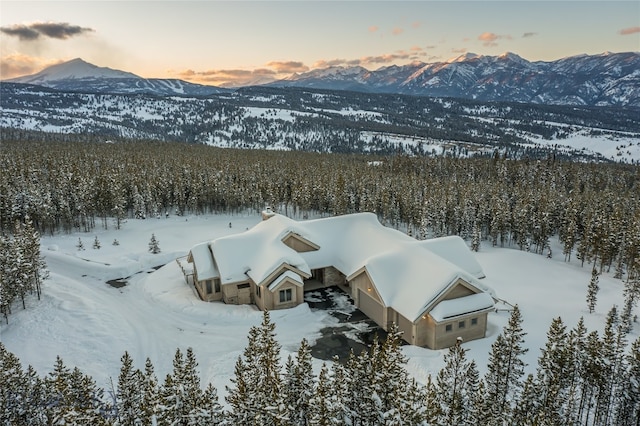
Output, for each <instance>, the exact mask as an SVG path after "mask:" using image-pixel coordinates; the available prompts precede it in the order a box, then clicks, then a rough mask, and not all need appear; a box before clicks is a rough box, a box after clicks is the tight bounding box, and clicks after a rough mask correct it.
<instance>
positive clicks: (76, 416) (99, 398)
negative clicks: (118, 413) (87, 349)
mask: <svg viewBox="0 0 640 426" xmlns="http://www.w3.org/2000/svg"><path fill="white" fill-rule="evenodd" d="M69 383H70V388H71V394H72V396H73V397H72V407H71V410H70V411H68V412H66V413H65V415H64V423H63V424H65V425H78V426H79V425H95V426H102V425H104V426H106V425H108V424H109V421H108V420H107V418H106V415H105V414H106V412H107V410H108V407H107V406H106V404H105V402H104V397H103V395H104V390H103V389H102V388H100V387H98V385H97V384H96V382H95V380H94V379H93V378H92V377H91V376H89V375H86V374H83V373H82V371H80V369H79V368H78V367H74V368H73V370H72V371H71V375H70V376H69Z"/></svg>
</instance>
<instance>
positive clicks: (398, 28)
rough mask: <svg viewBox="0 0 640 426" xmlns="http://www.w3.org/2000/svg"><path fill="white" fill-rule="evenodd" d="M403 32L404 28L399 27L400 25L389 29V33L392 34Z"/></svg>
mask: <svg viewBox="0 0 640 426" xmlns="http://www.w3.org/2000/svg"><path fill="white" fill-rule="evenodd" d="M403 32H404V29H402V28H400V27H395V28H394V29H393V30H391V34H393V35H400V34H402V33H403Z"/></svg>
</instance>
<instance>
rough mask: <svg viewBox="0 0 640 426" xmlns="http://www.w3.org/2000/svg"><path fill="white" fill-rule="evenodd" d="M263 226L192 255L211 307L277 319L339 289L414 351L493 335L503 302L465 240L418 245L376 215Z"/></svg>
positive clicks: (267, 215) (279, 219)
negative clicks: (490, 326)
mask: <svg viewBox="0 0 640 426" xmlns="http://www.w3.org/2000/svg"><path fill="white" fill-rule="evenodd" d="M263 219H264V220H263V221H262V222H260V223H258V224H257V225H256V226H255V227H253V228H252V229H249V230H247V231H245V232H242V233H240V234H235V235H230V236H226V237H221V238H218V239H215V240H213V241H211V242H206V243H202V244H198V245H196V246H195V247H193V248H192V249H191V251H190V253H189V256H188V259H187V260H188V261H189V262H191V263H192V264H193V283H194V285H195V288H196V289H197V291H198V293H199V295H200V297H201V298H202V299H203V300H206V301H215V300H222V301H224V302H225V303H231V304H248V303H253V304H255V305H257V306H258V307H259V308H260V309H262V310H265V309H268V310H274V309H283V308H291V307H294V306H296V305H299V304H301V303H303V301H304V299H303V292H304V290H305V287H307V288H309V287H313V288H317V287H329V286H339V287H340V288H342V289H343V290H344V291H346V292H347V293H348V294H349V295H350V296H351V298H352V299H353V301H354V303H355V305H356V306H357V307H358V308H359V309H360V310H361V311H362V312H364V313H365V314H366V315H367V316H369V318H371V319H372V320H373V321H375V322H376V323H377V324H378V325H379V326H380V327H382V328H383V329H385V330H386V329H388V327H389V325H390V324H391V323H396V324H397V326H398V328H399V329H400V331H402V332H403V338H404V340H406V341H407V342H408V343H410V344H413V345H417V346H426V347H428V348H431V349H441V348H446V347H449V346H451V345H453V344H455V342H456V340H457V339H458V338H462V339H463V340H464V341H467V340H473V339H478V338H482V337H484V336H485V333H486V327H487V313H488V312H489V311H491V310H492V309H493V306H494V300H493V297H492V296H491V295H490V294H489V293H488V291H487V289H486V288H485V287H484V286H483V285H482V284H481V283H480V282H479V279H481V278H483V277H484V273H483V271H482V268H481V267H480V265H479V264H478V262H477V261H476V260H475V258H474V256H473V254H472V253H471V251H470V250H469V249H468V247H467V246H466V244H465V242H464V241H463V240H462V239H461V238H459V237H445V238H436V239H431V240H425V241H418V240H415V239H414V238H411V237H409V236H407V235H405V234H403V233H401V232H399V231H396V230H394V229H390V228H387V227H385V226H383V225H381V224H380V222H378V219H377V217H376V216H375V215H374V214H372V213H358V214H351V215H345V216H336V217H330V218H323V219H315V220H306V221H302V222H298V221H295V220H293V219H290V218H287V217H285V216H282V215H279V214H274V213H272V212H271V211H266V212H263Z"/></svg>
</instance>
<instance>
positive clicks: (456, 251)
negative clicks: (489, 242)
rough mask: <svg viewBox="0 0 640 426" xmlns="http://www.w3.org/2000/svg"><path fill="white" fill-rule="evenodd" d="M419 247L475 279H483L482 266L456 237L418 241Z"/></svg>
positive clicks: (460, 239) (461, 240)
mask: <svg viewBox="0 0 640 426" xmlns="http://www.w3.org/2000/svg"><path fill="white" fill-rule="evenodd" d="M420 245H421V246H423V247H424V248H426V249H428V250H430V251H432V252H433V253H435V254H437V255H438V256H440V257H442V258H443V259H446V260H448V261H449V262H451V263H453V264H454V265H456V266H457V267H458V268H460V269H462V270H464V271H466V272H468V273H469V274H471V275H473V276H474V277H476V278H484V277H485V275H484V271H483V270H482V266H480V264H479V263H478V261H477V260H476V258H475V256H474V255H473V253H472V252H471V250H469V248H468V247H467V244H466V243H465V242H464V240H463V239H462V238H460V237H459V236H457V235H452V236H449V237H441V238H431V239H429V240H424V241H420Z"/></svg>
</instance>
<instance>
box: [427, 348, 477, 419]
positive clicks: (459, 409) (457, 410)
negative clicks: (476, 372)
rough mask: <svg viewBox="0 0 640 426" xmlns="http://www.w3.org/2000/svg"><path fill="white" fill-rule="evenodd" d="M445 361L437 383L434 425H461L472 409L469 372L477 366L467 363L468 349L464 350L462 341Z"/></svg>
mask: <svg viewBox="0 0 640 426" xmlns="http://www.w3.org/2000/svg"><path fill="white" fill-rule="evenodd" d="M444 360H445V366H444V367H443V368H442V370H440V372H439V373H438V377H437V381H436V389H437V393H436V404H437V405H438V413H437V415H436V419H435V422H434V424H436V425H461V424H463V422H464V420H465V413H466V412H467V411H468V410H469V409H470V408H471V394H470V393H469V383H468V379H469V370H470V368H475V364H472V363H470V362H469V361H467V358H466V349H463V348H462V345H461V342H460V340H458V342H457V343H456V344H455V345H454V346H451V347H450V348H449V352H448V353H447V354H446V355H445V356H444ZM472 376H473V374H472Z"/></svg>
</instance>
